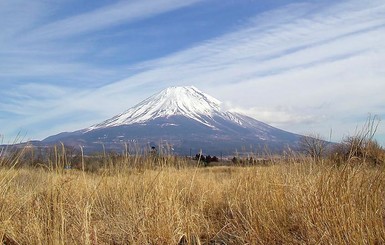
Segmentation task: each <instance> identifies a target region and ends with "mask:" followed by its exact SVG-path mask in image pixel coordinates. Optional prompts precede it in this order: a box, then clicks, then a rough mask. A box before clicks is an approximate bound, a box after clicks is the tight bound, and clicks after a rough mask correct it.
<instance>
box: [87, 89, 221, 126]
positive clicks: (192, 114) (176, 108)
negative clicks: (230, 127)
mask: <svg viewBox="0 0 385 245" xmlns="http://www.w3.org/2000/svg"><path fill="white" fill-rule="evenodd" d="M220 104H221V102H220V101H219V100H217V99H215V98H213V97H212V96H210V95H208V94H205V93H203V92H202V91H200V90H198V89H197V88H195V87H194V86H184V87H169V88H166V89H164V90H162V91H161V92H159V93H157V94H154V95H152V96H151V97H149V98H147V99H145V100H144V101H142V102H141V103H139V104H137V105H136V106H134V107H132V108H130V109H128V110H127V111H125V112H123V113H121V114H119V115H117V116H115V117H113V118H111V119H108V120H106V121H104V122H102V123H99V124H96V125H93V126H91V127H90V128H88V130H93V129H98V128H107V127H114V126H121V125H129V124H134V123H144V122H146V121H148V120H152V119H156V118H159V117H170V116H176V115H180V116H185V117H187V118H191V119H194V120H196V121H198V122H200V123H203V124H206V125H207V126H210V125H209V124H208V123H207V121H206V120H205V117H211V116H213V115H221V114H223V113H222V112H221V111H220Z"/></svg>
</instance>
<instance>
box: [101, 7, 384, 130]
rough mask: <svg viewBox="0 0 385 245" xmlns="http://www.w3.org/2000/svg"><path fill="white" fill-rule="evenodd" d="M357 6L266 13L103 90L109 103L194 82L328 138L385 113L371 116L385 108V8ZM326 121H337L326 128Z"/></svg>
mask: <svg viewBox="0 0 385 245" xmlns="http://www.w3.org/2000/svg"><path fill="white" fill-rule="evenodd" d="M355 3H357V2H352V1H347V2H343V3H342V4H333V5H330V6H329V5H328V6H327V7H326V6H321V7H320V6H317V8H318V10H319V11H314V5H311V4H304V5H293V6H288V7H286V8H281V9H280V10H279V11H273V12H268V13H265V14H264V15H263V16H264V18H262V19H261V17H260V16H259V17H257V18H256V19H255V20H251V21H250V23H249V24H248V25H246V26H244V27H243V28H241V29H240V30H239V31H237V32H235V33H231V34H228V35H224V36H222V37H220V38H216V39H214V40H210V41H208V42H206V43H203V44H201V45H198V46H196V47H194V48H191V49H188V50H185V51H182V52H179V53H176V54H173V55H171V56H168V57H166V58H161V59H159V60H155V61H150V62H146V63H142V64H139V65H138V66H137V69H138V70H139V69H144V70H145V71H144V72H140V73H139V74H136V75H134V76H132V77H129V78H127V79H124V80H122V81H119V82H116V83H112V84H110V85H108V86H106V87H103V88H102V89H103V91H105V98H107V100H109V98H110V96H111V95H116V94H121V93H130V91H131V90H133V89H135V88H136V87H141V86H147V87H148V90H149V92H148V94H150V93H152V92H155V91H156V90H158V89H160V88H161V87H165V86H168V85H175V84H181V85H183V84H189V83H193V84H195V85H196V86H198V87H200V88H202V89H204V90H205V91H207V92H209V93H212V94H213V95H214V96H217V97H219V98H220V99H222V100H230V101H232V103H233V104H235V105H237V107H243V108H255V110H254V113H253V112H251V114H252V115H255V117H256V118H258V119H260V120H265V121H267V122H270V123H273V124H275V125H279V126H282V127H284V128H286V129H288V130H290V129H293V128H295V130H296V131H297V132H300V131H301V129H299V128H300V127H304V125H306V124H313V125H314V126H315V127H318V128H319V130H320V131H323V132H328V131H329V130H330V127H338V128H339V127H341V123H338V122H337V121H336V120H337V118H338V117H343V116H347V115H353V114H354V115H357V114H359V115H362V117H365V116H366V113H368V112H372V113H378V114H381V113H384V112H383V111H371V110H374V109H373V108H376V107H373V106H374V105H375V104H377V105H379V104H383V103H385V101H384V99H383V98H382V97H380V96H379V95H378V91H382V90H384V91H385V84H384V83H383V82H382V79H383V78H382V77H383V74H384V68H383V67H381V66H379V65H378V64H383V63H384V62H385V17H384V16H385V4H383V3H382V2H381V1H377V2H376V4H374V2H373V3H372V4H370V5H368V6H361V5H360V4H358V5H357V4H355ZM296 10H297V11H296ZM270 20H274V21H273V23H270V24H267V22H269V21H270ZM261 22H262V23H261ZM274 22H275V23H276V24H274ZM365 98H371V99H370V100H369V101H368V100H367V99H365ZM124 106H126V105H122V107H121V108H119V106H117V107H116V108H117V110H121V109H123V107H124ZM276 108H281V109H280V110H279V111H277V109H276ZM285 108H286V109H285ZM290 108H298V110H296V111H295V112H294V111H293V110H292V109H290ZM244 110H245V109H244ZM248 111H250V110H249V109H248ZM326 118H327V119H330V120H331V119H333V120H334V121H330V123H328V124H325V123H324V122H325V120H326ZM322 123H324V124H323V125H322ZM354 123H355V124H356V123H357V122H354ZM293 125H302V126H299V127H293ZM341 134H342V133H341ZM341 134H339V135H337V136H340V135H341Z"/></svg>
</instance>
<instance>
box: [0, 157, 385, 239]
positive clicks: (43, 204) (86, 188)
mask: <svg viewBox="0 0 385 245" xmlns="http://www.w3.org/2000/svg"><path fill="white" fill-rule="evenodd" d="M111 168H112V167H111ZM111 168H109V169H105V170H99V171H98V172H95V173H88V172H82V171H79V170H68V171H49V170H45V169H36V168H35V169H32V168H30V169H29V168H20V169H12V168H11V169H10V168H2V169H0V239H1V238H2V239H3V241H5V243H6V244H178V242H179V241H180V238H181V237H182V236H184V237H185V241H187V242H188V243H189V244H194V243H195V244H198V243H201V244H385V210H384V208H385V170H384V169H383V168H381V167H370V166H364V165H355V166H351V165H344V166H339V167H334V166H323V165H313V164H311V163H306V162H305V163H286V164H277V165H271V166H253V167H210V168H193V167H182V168H179V169H176V168H174V167H170V166H167V167H161V168H152V169H145V170H143V169H136V170H135V169H132V168H124V167H122V166H120V167H119V169H118V171H115V170H116V169H115V170H114V169H111Z"/></svg>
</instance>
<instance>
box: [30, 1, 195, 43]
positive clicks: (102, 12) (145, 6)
mask: <svg viewBox="0 0 385 245" xmlns="http://www.w3.org/2000/svg"><path fill="white" fill-rule="evenodd" d="M199 1H201V0H184V1H179V0H157V1H151V0H133V1H120V2H117V3H115V4H111V5H109V6H105V7H102V8H99V9H96V10H94V11H92V12H87V13H83V14H79V15H76V16H72V17H68V18H66V19H62V20H58V21H56V22H53V23H50V24H47V25H45V26H43V27H40V28H39V29H37V30H35V31H34V32H32V33H31V36H32V38H34V39H51V38H54V39H56V38H62V37H68V36H73V35H78V34H84V33H88V32H92V31H98V30H101V29H104V28H107V27H111V26H115V25H119V24H126V23H130V22H133V21H138V20H141V19H144V18H147V17H150V16H154V15H157V14H161V13H164V12H168V11H172V10H175V9H178V8H182V7H186V6H189V5H191V4H194V3H196V2H199ZM29 38H31V37H29Z"/></svg>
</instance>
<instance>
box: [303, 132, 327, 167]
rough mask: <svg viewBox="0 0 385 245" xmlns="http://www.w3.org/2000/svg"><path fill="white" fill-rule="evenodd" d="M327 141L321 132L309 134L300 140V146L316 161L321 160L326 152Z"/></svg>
mask: <svg viewBox="0 0 385 245" xmlns="http://www.w3.org/2000/svg"><path fill="white" fill-rule="evenodd" d="M326 146H327V142H326V141H325V140H324V139H323V138H322V137H321V136H320V135H319V134H309V135H306V136H303V137H301V138H300V140H299V148H300V151H302V152H303V153H304V154H306V155H308V156H310V157H311V158H312V159H313V160H314V161H316V162H318V161H320V160H321V158H322V156H323V155H324V153H325V150H326Z"/></svg>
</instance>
